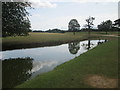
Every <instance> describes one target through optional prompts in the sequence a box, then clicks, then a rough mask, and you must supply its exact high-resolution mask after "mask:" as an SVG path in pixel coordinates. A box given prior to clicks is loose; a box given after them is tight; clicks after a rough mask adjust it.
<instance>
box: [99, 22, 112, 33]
mask: <svg viewBox="0 0 120 90" xmlns="http://www.w3.org/2000/svg"><path fill="white" fill-rule="evenodd" d="M98 29H99V30H101V31H105V32H106V34H107V31H108V30H110V29H112V21H111V20H107V21H105V22H104V21H103V22H102V23H101V24H100V25H98Z"/></svg>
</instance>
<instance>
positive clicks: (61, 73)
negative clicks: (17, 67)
mask: <svg viewBox="0 0 120 90" xmlns="http://www.w3.org/2000/svg"><path fill="white" fill-rule="evenodd" d="M119 48H120V47H119ZM91 75H93V76H95V75H97V76H102V77H105V78H109V80H108V81H107V82H106V83H108V82H109V81H110V80H111V81H112V80H116V79H118V39H117V38H113V39H112V38H111V39H109V41H108V42H106V43H103V44H100V45H99V46H97V47H95V48H94V49H92V50H90V51H88V52H86V53H84V54H82V55H80V56H79V57H76V58H75V59H73V60H70V61H68V62H66V63H64V64H61V65H60V66H58V67H56V68H55V69H54V70H53V71H50V72H47V73H44V74H42V75H39V76H37V77H36V78H34V79H32V80H30V81H26V82H25V83H23V84H21V85H19V86H17V87H16V88H92V87H94V86H91V84H88V83H86V79H87V78H88V76H91ZM105 80H107V79H105ZM97 82H101V83H103V82H102V81H101V80H100V81H96V83H97ZM106 83H105V84H106ZM113 84H114V81H113V82H112V83H111V84H109V85H108V87H111V86H112V85H113ZM98 86H99V84H98ZM96 87H97V86H96ZM115 87H116V86H115Z"/></svg>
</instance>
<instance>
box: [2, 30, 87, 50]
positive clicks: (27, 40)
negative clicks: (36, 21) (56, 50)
mask: <svg viewBox="0 0 120 90" xmlns="http://www.w3.org/2000/svg"><path fill="white" fill-rule="evenodd" d="M86 38H87V33H82V32H81V33H76V35H73V33H30V35H29V36H22V37H20V36H17V37H7V38H2V44H3V48H2V49H3V50H8V49H19V48H33V47H40V46H51V45H59V44H63V43H67V42H71V41H78V40H84V39H86Z"/></svg>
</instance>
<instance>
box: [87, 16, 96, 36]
mask: <svg viewBox="0 0 120 90" xmlns="http://www.w3.org/2000/svg"><path fill="white" fill-rule="evenodd" d="M93 20H95V18H94V17H91V16H89V18H88V19H86V22H87V24H86V26H87V27H88V35H89V38H90V30H91V28H92V27H93V25H94V24H93Z"/></svg>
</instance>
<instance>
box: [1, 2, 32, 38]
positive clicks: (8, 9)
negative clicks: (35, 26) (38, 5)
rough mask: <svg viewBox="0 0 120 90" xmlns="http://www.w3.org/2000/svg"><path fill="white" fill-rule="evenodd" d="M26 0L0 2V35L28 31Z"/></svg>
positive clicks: (22, 33) (26, 33) (18, 33)
mask: <svg viewBox="0 0 120 90" xmlns="http://www.w3.org/2000/svg"><path fill="white" fill-rule="evenodd" d="M27 7H31V3H28V2H2V36H3V37H6V36H16V35H18V36H21V35H28V31H30V21H29V19H28V17H27V16H28V15H29V13H28V12H27V10H26V8H27Z"/></svg>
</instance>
